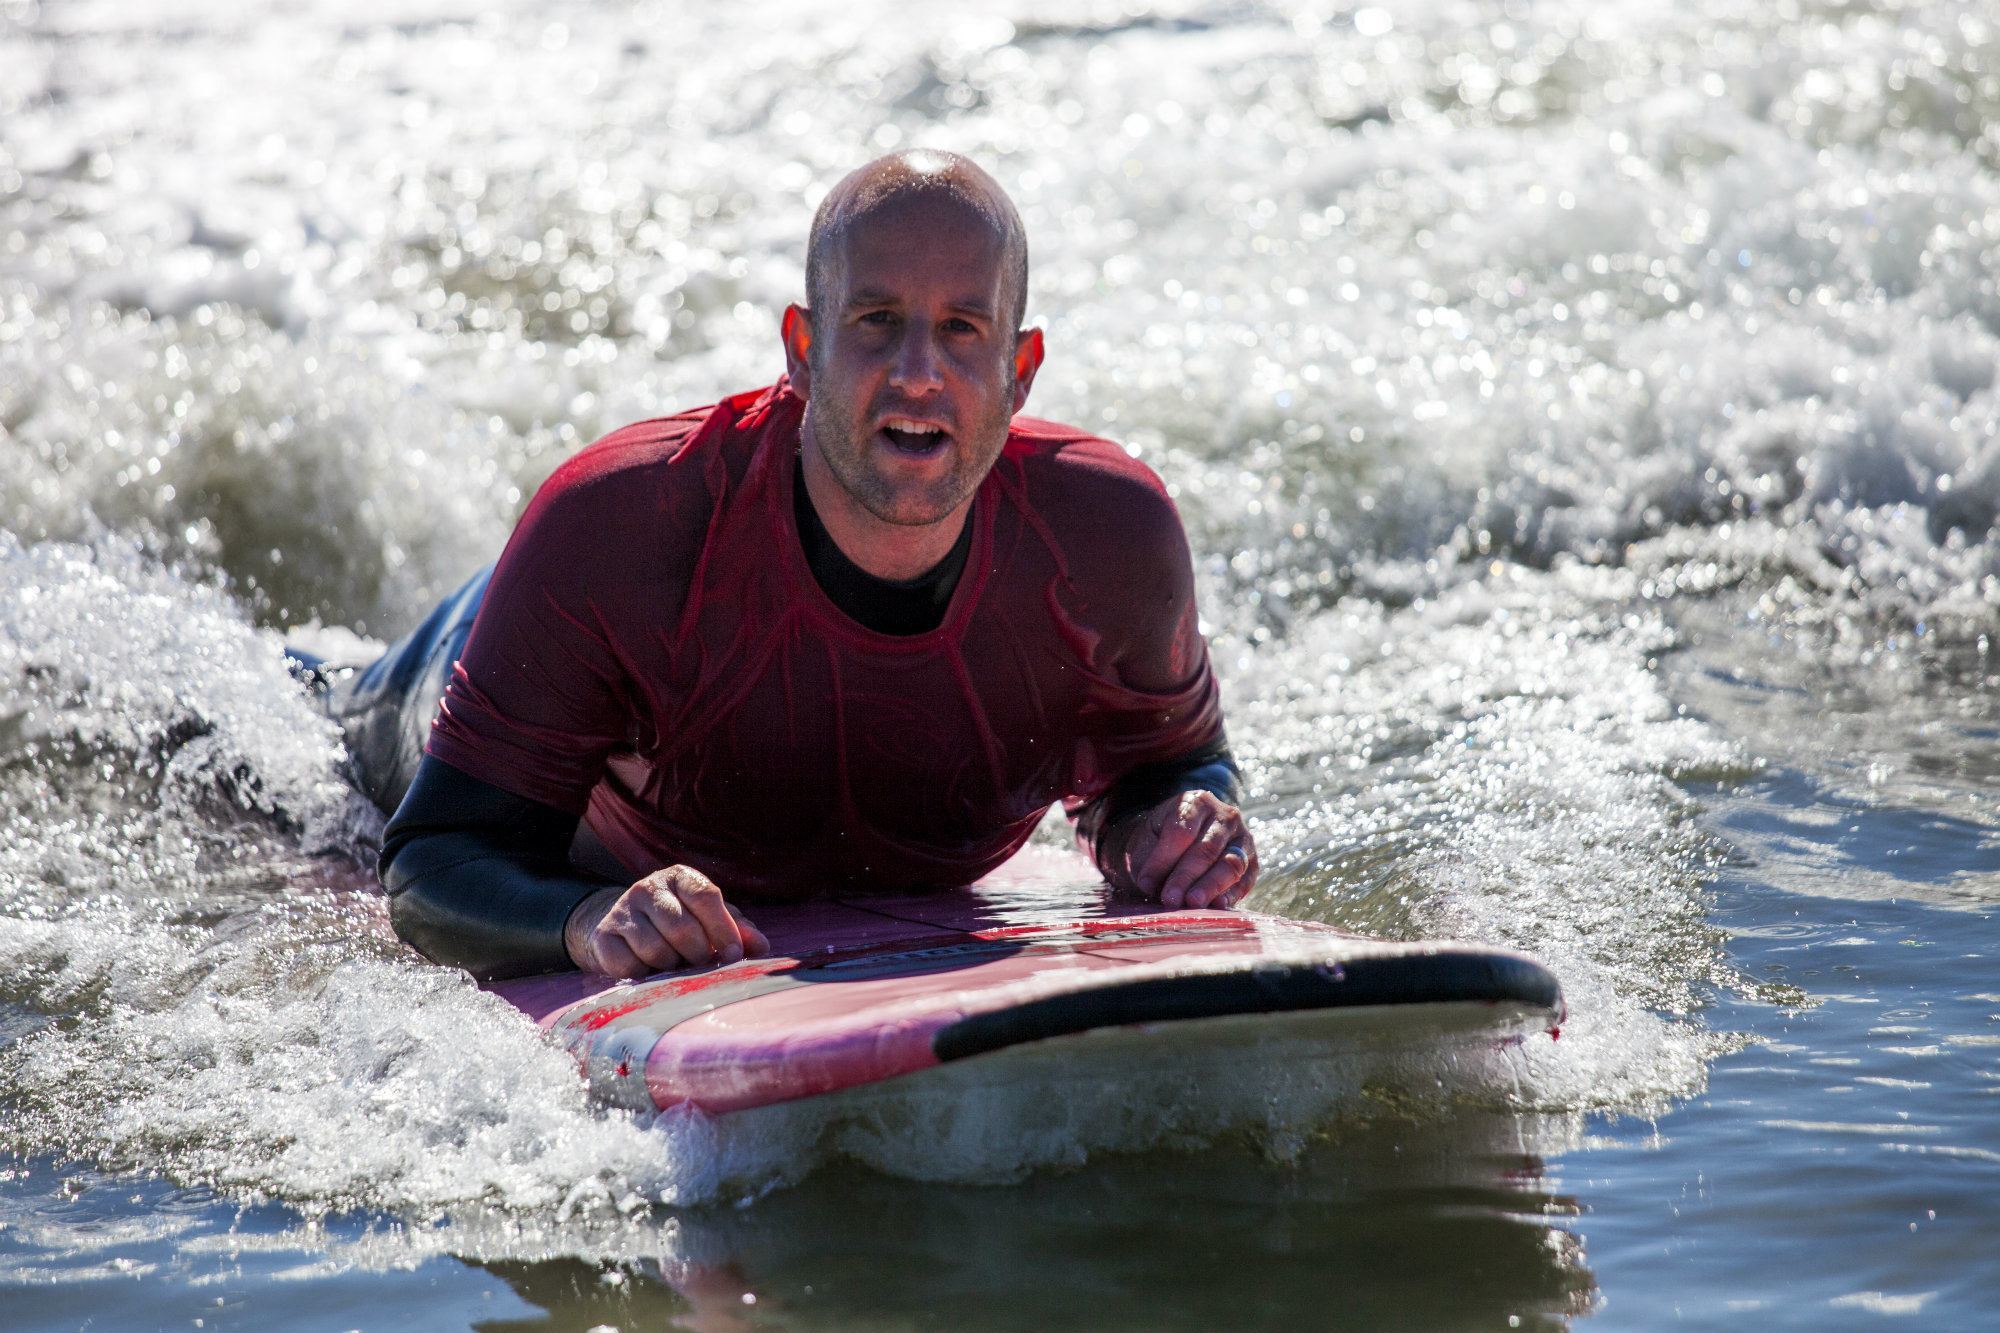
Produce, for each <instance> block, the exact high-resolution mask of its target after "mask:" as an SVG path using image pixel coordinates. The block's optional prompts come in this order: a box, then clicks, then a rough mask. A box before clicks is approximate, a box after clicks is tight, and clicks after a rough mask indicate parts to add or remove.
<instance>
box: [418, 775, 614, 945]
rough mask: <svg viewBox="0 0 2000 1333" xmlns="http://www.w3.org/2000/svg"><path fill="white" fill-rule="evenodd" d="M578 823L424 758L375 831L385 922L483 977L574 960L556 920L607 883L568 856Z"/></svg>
mask: <svg viewBox="0 0 2000 1333" xmlns="http://www.w3.org/2000/svg"><path fill="white" fill-rule="evenodd" d="M576 824H577V820H576V818H575V816H572V815H567V814H564V813H563V812H561V811H559V810H555V809H552V808H550V807H548V806H544V805H540V804H538V803H536V802H533V801H528V800H525V799H523V798H521V797H517V796H514V795H512V794H511V793H508V792H505V791H502V790H501V789H499V788H497V787H493V786H490V785H489V784H487V783H484V782H480V781H478V780H477V779H475V778H472V777H470V776H468V775H466V774H464V773H461V772H459V771H458V770H456V769H454V768H452V767H451V766H450V765H448V764H444V763H441V762H440V761H438V760H436V759H433V758H429V757H426V758H425V759H424V761H423V763H422V765H421V766H420V767H419V768H418V770H417V776H416V781H415V782H413V783H412V785H411V787H410V793H409V795H408V796H407V797H406V798H405V799H404V801H403V803H402V805H401V806H399V807H398V809H397V811H396V815H395V817H394V818H393V819H391V820H390V821H389V826H388V829H387V830H386V831H385V834H384V838H383V847H382V860H381V865H380V872H381V877H382V886H383V888H384V889H386V890H387V891H388V894H389V920H390V923H391V924H392V925H393V926H394V927H395V930H396V933H397V934H398V935H400V936H401V937H402V938H403V939H404V940H405V941H407V942H408V943H409V944H410V945H412V946H413V947H414V948H415V949H416V950H417V951H418V952H419V953H422V954H423V955H424V956H425V957H427V958H429V959H431V960H432V961H434V962H438V963H444V964H448V965H450V966H453V967H461V968H464V969H465V970H466V971H468V972H470V973H471V974H472V975H473V976H475V977H477V978H479V979H480V980H482V981H491V980H495V979H498V978H502V977H515V976H527V975H532V974H534V973H539V972H556V971H562V970H565V969H568V968H571V967H574V966H575V963H574V962H573V961H572V960H571V958H570V955H569V953H568V952H567V951H566V949H565V948H564V944H563V927H564V925H565V923H567V921H568V920H569V916H570V913H571V912H572V911H574V910H575V908H576V906H577V905H578V904H579V903H581V902H582V901H583V900H584V899H585V898H587V897H589V896H590V895H591V894H593V893H595V892H597V891H598V890H600V889H602V888H604V887H606V884H605V881H602V880H596V879H592V878H590V877H588V876H586V875H583V874H581V873H579V872H578V871H576V870H575V869H574V868H572V867H571V865H570V863H569V859H568V849H569V843H570V839H571V838H572V836H573V835H574V834H575V831H576Z"/></svg>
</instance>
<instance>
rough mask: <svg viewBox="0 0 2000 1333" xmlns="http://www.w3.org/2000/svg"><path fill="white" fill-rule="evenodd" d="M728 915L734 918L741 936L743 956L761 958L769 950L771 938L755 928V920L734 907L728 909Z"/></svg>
mask: <svg viewBox="0 0 2000 1333" xmlns="http://www.w3.org/2000/svg"><path fill="white" fill-rule="evenodd" d="M729 915H730V916H732V917H734V918H735V919H736V930H737V933H738V934H739V935H741V936H742V937H743V956H744V957H745V958H762V957H764V956H765V955H766V954H768V953H770V952H771V938H770V936H768V935H766V934H765V933H764V932H763V931H761V930H759V929H757V923H756V922H754V921H752V920H751V919H750V918H749V917H747V916H745V915H743V913H741V912H739V911H737V910H736V909H735V908H734V907H731V908H730V909H729Z"/></svg>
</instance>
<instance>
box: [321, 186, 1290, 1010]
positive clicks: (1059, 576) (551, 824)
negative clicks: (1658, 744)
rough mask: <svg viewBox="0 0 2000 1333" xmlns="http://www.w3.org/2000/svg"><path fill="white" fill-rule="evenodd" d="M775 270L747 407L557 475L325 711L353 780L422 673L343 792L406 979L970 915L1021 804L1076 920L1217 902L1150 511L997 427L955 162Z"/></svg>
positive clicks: (1000, 380) (1020, 343)
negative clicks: (1089, 876)
mask: <svg viewBox="0 0 2000 1333" xmlns="http://www.w3.org/2000/svg"><path fill="white" fill-rule="evenodd" d="M806 269H807V273H806V286H807V302H808V304H807V305H806V306H805V307H800V306H796V305H795V306H792V307H790V308H788V309H787V310H786V311H785V314H784V319H783V324H782V333H783V339H784V348H785V363H786V372H787V375H786V378H785V379H784V380H781V381H779V383H778V384H776V385H774V386H772V387H771V388H768V389H765V390H762V391H758V392H752V393H746V394H742V395H739V396H737V397H734V398H730V399H727V400H725V401H724V402H722V403H720V404H717V405H716V406H715V407H713V408H707V409H703V410H700V411H696V412H690V413H686V414H683V415H681V416H678V417H673V418H668V419H664V420H659V421H650V422H641V423H639V424H638V425H635V426H630V427H627V428H625V429H624V430H621V431H617V432H614V433H613V434H612V435H610V436H607V437H606V438H605V439H603V440H600V441H599V442H597V443H596V444H595V445H593V446H591V447H590V448H588V449H585V450H583V451H582V452H580V453H579V454H578V455H576V456H575V457H574V458H572V459H571V460H570V461H569V462H567V463H565V464H564V465H563V466H562V467H560V468H558V469H557V471H556V472H555V474H554V475H553V476H552V477H551V478H550V479H549V481H548V482H547V483H546V484H545V485H544V486H543V488H542V490H541V491H540V492H539V493H538V494H537V495H536V497H535V499H534V501H533V503H532V504H530V506H529V507H528V510H527V511H526V513H525V514H524V515H523V516H522V519H521V522H520V525H519V527H518V528H517V529H516V531H515V533H514V536H513V538H512V540H511V541H510V542H509V543H508V546H507V549H506V551H505V553H504V554H503V555H502V556H501V559H500V561H499V563H498V565H497V566H495V568H494V569H493V571H492V573H491V576H490V580H489V579H488V578H486V577H485V576H482V578H481V579H477V580H475V581H474V583H473V584H472V585H471V586H469V587H468V588H467V589H466V590H465V591H464V592H462V593H461V594H460V595H459V597H458V598H456V599H454V601H452V602H449V603H447V604H446V605H445V606H444V607H441V608H440V609H439V611H438V612H437V613H436V614H434V615H433V617H432V618H431V620H430V621H428V622H426V625H425V626H424V627H422V628H421V629H420V630H419V631H418V632H417V633H416V634H415V635H413V636H412V638H411V639H409V640H406V641H405V642H404V643H403V644H401V645H399V646H398V647H397V648H395V649H392V650H391V652H390V654H389V655H388V656H387V657H385V658H384V659H383V661H382V662H380V663H377V664H376V666H375V667H372V668H370V669H369V672H368V673H364V676H363V677H362V678H360V679H359V680H358V681H356V682H351V683H350V685H349V686H348V687H346V688H342V687H336V688H335V690H334V692H333V696H332V699H331V703H330V706H331V708H332V711H333V712H334V713H335V715H336V716H339V717H342V718H343V719H344V720H345V721H346V722H347V723H348V728H349V734H350V738H351V739H350V744H351V745H352V746H353V747H354V748H355V749H356V750H357V752H359V753H361V754H362V755H363V756H364V758H365V756H366V755H367V754H369V753H371V752H374V753H379V752H383V751H387V752H390V753H392V755H393V753H394V752H396V751H397V750H398V749H399V747H400V749H401V751H402V753H403V755H404V757H405V758H406V759H407V758H410V757H413V756H414V749H415V747H414V745H412V744H410V743H409V738H410V737H411V736H412V734H413V733H412V728H411V726H410V723H409V718H410V717H411V716H417V717H425V718H427V717H428V715H429V713H430V712H431V708H430V707H429V705H428V701H429V700H434V699H436V698H437V688H436V682H437V681H439V680H441V678H442V675H443V672H444V671H445V670H446V669H447V668H449V669H450V679H449V683H448V684H447V685H445V686H444V688H443V702H442V704H441V706H439V707H437V708H436V710H435V711H436V720H435V724H434V725H433V726H432V727H431V728H430V731H429V736H428V741H427V743H426V744H425V745H424V747H423V748H424V753H423V755H422V756H421V759H420V760H418V761H417V762H416V763H415V771H414V774H409V773H407V772H402V773H400V774H399V775H391V776H389V777H386V778H385V777H382V776H380V775H379V773H378V775H377V776H376V777H375V778H373V779H372V781H373V783H374V787H373V791H372V794H375V795H377V797H378V799H381V800H383V801H384V802H385V804H386V803H388V802H390V801H393V800H395V799H396V798H398V797H400V805H399V806H397V808H396V813H395V816H394V818H392V819H391V820H390V823H389V826H388V830H387V833H386V835H385V839H384V846H383V853H382V862H381V872H382V880H383V884H384V885H385V887H386V888H387V889H388V891H389V893H390V896H391V917H392V920H393V921H394V923H395V927H396V929H397V931H398V932H399V933H400V934H401V935H402V936H403V937H404V938H405V939H406V940H408V941H409V942H410V943H412V944H413V945H415V946H416V947H417V948H418V949H419V950H421V951H422V952H424V953H425V954H426V955H428V956H429V957H431V958H433V959H436V960H437V961H440V962H447V963H454V964H457V965H459V966H462V967H465V968H467V969H469V970H470V971H472V972H473V973H474V974H475V975H478V976H481V977H488V978H490V977H499V976H510V975H520V974H525V973H531V972H536V971H549V970H555V969H560V968H564V967H569V966H575V967H579V968H583V969H585V970H588V971H594V972H600V973H606V974H610V975H613V976H624V977H636V976H644V975H649V974H651V973H653V972H657V971H662V970H666V969H670V968H675V967H681V966H698V965H706V964H710V963H716V962H730V961H734V960H736V959H738V958H742V957H745V956H754V955H757V954H760V953H762V952H764V951H765V950H766V948H767V947H768V946H767V942H766V941H765V939H764V937H763V935H762V934H761V932H759V931H758V929H757V928H756V926H755V925H754V923H753V921H752V919H751V917H750V916H749V915H746V911H745V909H746V908H748V909H749V911H750V912H753V913H754V910H755V904H756V903H757V902H759V901H783V900H796V899H800V898H806V897H810V896H813V895H815V894H819V893H825V892H867V891H870V890H875V891H882V890H899V891H912V890H918V889H927V888H939V889H948V888H953V887H959V886H963V885H965V884H969V883H971V882H972V881H973V880H975V879H977V878H979V877H980V876H981V875H983V874H985V873H986V872H987V871H989V870H991V869H992V868H993V867H995V866H997V865H998V864H1000V862H1002V861H1003V860H1005V859H1006V858H1007V857H1008V856H1010V855H1012V854H1013V853H1014V852H1015V851H1016V850H1018V849H1019V847H1020V846H1021V844H1022V843H1023V842H1024V841H1026V839H1027V837H1028V835H1029V834H1030V833H1031V832H1032V830H1033V828H1034V826H1035V824H1036V823H1037V822H1038V821H1039V820H1040V818H1041V816H1042V814H1043V813H1044V812H1045V811H1046V810H1047V808H1048V806H1049V805H1050V804H1051V803H1052V802H1054V801H1057V800H1062V801H1064V802H1066V803H1067V805H1068V806H1069V808H1070V811H1071V813H1072V814H1073V815H1074V816H1075V817H1076V818H1077V823H1078V830H1079V840H1080V841H1081V842H1082V843H1083V845H1084V846H1085V847H1086V849H1087V850H1089V851H1090V852H1091V854H1092V855H1093V857H1094V858H1095V860H1096V863H1097V865H1098V867H1099V869H1100V870H1101V871H1102V873H1103V874H1104V875H1105V877H1106V878H1107V879H1108V880H1109V881H1110V882H1111V883H1112V884H1113V885H1115V886H1118V887H1120V888H1123V889H1126V890H1129V891H1133V892H1137V893H1140V894H1144V895H1147V896H1149V897H1153V898H1156V899H1158V900H1159V901H1161V902H1162V903H1163V904H1165V905H1167V906H1169V907H1179V906H1191V907H1201V906H1231V905H1233V904H1234V903H1236V902H1237V901H1238V900H1240V899H1241V897H1242V896H1243V895H1244V894H1245V893H1247V892H1248V891H1249V890H1250V888H1251V886H1252V885H1253V884H1254V882H1255V879H1256V873H1257V854H1256V848H1255V844H1254V842H1253V841H1252V838H1251V835H1250V830H1249V828H1248V827H1247V825H1246V823H1245V821H1244V819H1243V817H1242V815H1241V813H1240V812H1239V811H1238V810H1237V808H1236V804H1235V801H1236V796H1235V791H1236V785H1235V784H1236V772H1235V766H1234V764H1233V762H1232V761H1231V760H1230V758H1229V755H1228V751H1227V749H1226V747H1225V744H1224V738H1223V731H1222V718H1221V713H1220V709H1219V705H1218V702H1217V695H1216V687H1215V682H1214V678H1213V675H1212V673H1211V672H1210V669H1209V663H1208V654H1207V648H1206V645H1205V644H1204V643H1203V642H1202V639H1201V636H1200V633H1199V631H1198V629H1197V628H1196V625H1197V621H1196V616H1195V610H1194V598H1193V577H1192V571H1191V568H1190V564H1189V559H1188V553H1187V544H1186V539H1185V537H1184V535H1183V534H1182V532H1181V529H1180V524H1179V520H1178V518H1177V517H1176V516H1175V514H1174V511H1173V507H1172V504H1171V502H1170V501H1169V500H1168V499H1167V497H1166V494H1165V492H1164V490H1163V489H1162V488H1161V486H1160V484H1159V481H1158V479H1157V478H1156V477H1154V476H1153V474H1152V473H1151V472H1149V471H1147V470H1146V469H1145V468H1144V467H1142V466H1141V465H1139V464H1138V463H1137V462H1135V461H1134V460H1132V459H1131V458H1129V457H1128V456H1127V455H1126V454H1125V453H1124V451H1123V450H1121V449H1119V448H1117V447H1116V446H1115V445H1112V444H1109V443H1108V442H1106V441H1103V440H1097V439H1093V438H1091V437H1090V436H1088V435H1086V434H1084V433H1082V432H1079V431H1075V430H1072V429H1069V428H1067V427H1062V426H1056V425H1053V424H1051V423H1047V422H1037V421H1033V420H1030V419H1028V418H1021V419H1019V420H1018V421H1017V420H1015V419H1014V415H1015V413H1016V412H1018V411H1019V410H1020V408H1021V407H1022V405H1023V404H1024V403H1025V402H1026V401H1027V397H1028V390H1029V388H1030V386H1031V385H1032V384H1033V382H1034V378H1035V372H1036V370H1037V369H1038V368H1039V367H1040V365H1041V362H1042V355H1043V346H1042V335H1041V333H1040V332H1039V331H1038V330H1024V329H1022V328H1021V324H1022V316H1023V310H1024V305H1025V302H1026V287H1027V245H1026V241H1025V238H1024V236H1023V233H1022V228H1021V223H1020V218H1019V216H1018V214H1017V213H1016V212H1015V210H1014V207H1013V204H1012V203H1011V201H1009V200H1008V199H1007V197H1006V195H1005V194H1004V193H1003V192H1002V191H1001V190H1000V188H999V186H997V185H996V184H995V183H994V182H993V181H992V180H991V179H990V178H989V177H988V176H987V175H986V174H985V173H984V172H983V171H981V170H980V169H979V168H978V167H976V166H974V165H973V164H972V163H970V162H969V161H966V160H965V159H963V158H960V157H956V156H954V155H950V154H943V153H935V152H929V151H917V152H910V153H904V154H899V155H895V156H891V157H887V158H883V159H881V160H879V161H876V162H872V163H870V164H868V165H867V166H864V167H862V168H860V169H859V170H857V171H856V172H854V173H853V174H852V175H850V176H848V177H847V178H846V179H845V180H843V181H841V182H840V184H839V185H838V186H837V187H836V188H835V189H834V190H833V192H832V193H831V194H830V195H829V196H828V197H827V200H826V202H825V203H824V204H823V205H822V206H821V208H820V210H819V213H818V215H817V217H816V218H815V219H814V223H813V231H812V236H811V238H810V241H809V244H808V249H807V264H806ZM475 612H476V619H475V618H474V616H475ZM468 629H469V631H470V633H469V638H468V637H467V630H468ZM454 659H456V664H455V666H454V665H452V663H453V661H454ZM426 682H430V684H428V686H427V684H426ZM384 700H388V701H390V705H391V706H390V707H388V708H386V709H385V707H384ZM397 700H404V701H408V700H415V701H416V703H415V705H414V708H415V712H414V713H413V712H411V710H410V708H408V707H405V709H404V712H403V713H402V714H396V713H395V708H394V705H395V702H396V701H397ZM385 718H386V720H385ZM364 767H366V765H365V764H364ZM381 767H382V766H380V765H378V769H379V768H381ZM387 767H388V769H395V768H396V767H397V766H396V765H395V764H390V765H388V766H387ZM405 783H407V794H403V788H404V784H405Z"/></svg>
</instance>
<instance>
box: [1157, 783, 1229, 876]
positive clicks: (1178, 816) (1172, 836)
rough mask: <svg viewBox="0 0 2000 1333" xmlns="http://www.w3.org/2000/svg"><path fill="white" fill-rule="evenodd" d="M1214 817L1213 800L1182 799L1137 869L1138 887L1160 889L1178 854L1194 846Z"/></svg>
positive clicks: (1178, 858) (1177, 859) (1177, 861)
mask: <svg viewBox="0 0 2000 1333" xmlns="http://www.w3.org/2000/svg"><path fill="white" fill-rule="evenodd" d="M1202 794H1203V795H1206V793H1202ZM1214 818H1215V798H1214V797H1209V799H1208V801H1207V802H1205V803H1204V802H1200V801H1196V800H1193V799H1191V798H1190V797H1186V796H1184V797H1183V798H1182V800H1181V803H1180V806H1179V807H1178V808H1177V809H1174V810H1173V813H1172V814H1170V815H1169V816H1168V817H1167V820H1166V823H1165V824H1164V825H1163V826H1162V827H1161V829H1160V839H1159V841H1158V842H1156V843H1154V844H1153V849H1152V851H1151V852H1150V853H1148V854H1147V857H1146V862H1145V864H1144V865H1143V866H1141V867H1140V869H1139V874H1138V880H1139V886H1140V887H1141V888H1143V889H1145V890H1147V891H1148V892H1157V891H1158V890H1160V889H1161V888H1164V887H1165V885H1166V880H1167V876H1168V874H1169V873H1171V872H1172V870H1173V868H1174V866H1175V865H1176V864H1178V863H1179V861H1180V859H1181V856H1182V854H1184V853H1185V852H1186V851H1187V849H1188V848H1189V847H1191V846H1193V845H1194V842H1195V840H1196V839H1197V838H1199V837H1201V835H1202V834H1203V833H1204V832H1205V831H1206V830H1207V828H1208V825H1209V823H1210V821H1212V820H1213V819H1214Z"/></svg>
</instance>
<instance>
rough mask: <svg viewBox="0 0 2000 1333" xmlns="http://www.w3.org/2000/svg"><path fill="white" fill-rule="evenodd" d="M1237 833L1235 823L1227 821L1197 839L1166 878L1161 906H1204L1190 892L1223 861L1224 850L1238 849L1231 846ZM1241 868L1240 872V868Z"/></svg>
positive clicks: (1218, 820) (1208, 828)
mask: <svg viewBox="0 0 2000 1333" xmlns="http://www.w3.org/2000/svg"><path fill="white" fill-rule="evenodd" d="M1235 832H1236V829H1235V821H1233V820H1228V819H1217V820H1214V821H1213V822H1211V823H1210V824H1209V826H1208V827H1207V828H1205V829H1203V830H1202V831H1201V836H1200V837H1199V838H1196V839H1195V840H1194V842H1193V844H1192V845H1190V846H1189V847H1188V849H1187V850H1186V851H1185V852H1182V853H1181V859H1180V860H1178V861H1176V862H1175V863H1174V868H1173V869H1172V870H1171V871H1169V872H1168V874H1167V878H1166V882H1165V883H1163V884H1162V885H1160V905H1161V906H1163V907H1182V906H1186V907H1200V906H1202V905H1203V904H1202V903H1199V902H1196V901H1195V900H1194V898H1193V896H1192V895H1191V893H1190V890H1191V889H1192V888H1193V887H1194V885H1195V884H1196V883H1198V882H1200V881H1201V880H1203V879H1204V878H1205V877H1206V876H1207V875H1208V874H1209V873H1210V871H1211V870H1212V868H1213V867H1214V866H1215V865H1216V864H1217V863H1218V862H1219V861H1221V860H1222V855H1223V852H1224V850H1225V849H1227V848H1229V847H1231V846H1235V845H1237V844H1234V843H1232V842H1231V837H1232V835H1233V834H1234V833H1235ZM1238 868H1239V869H1240V868H1241V866H1240V864H1239V866H1238ZM1231 878H1232V879H1233V878H1234V876H1232V877H1231Z"/></svg>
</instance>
